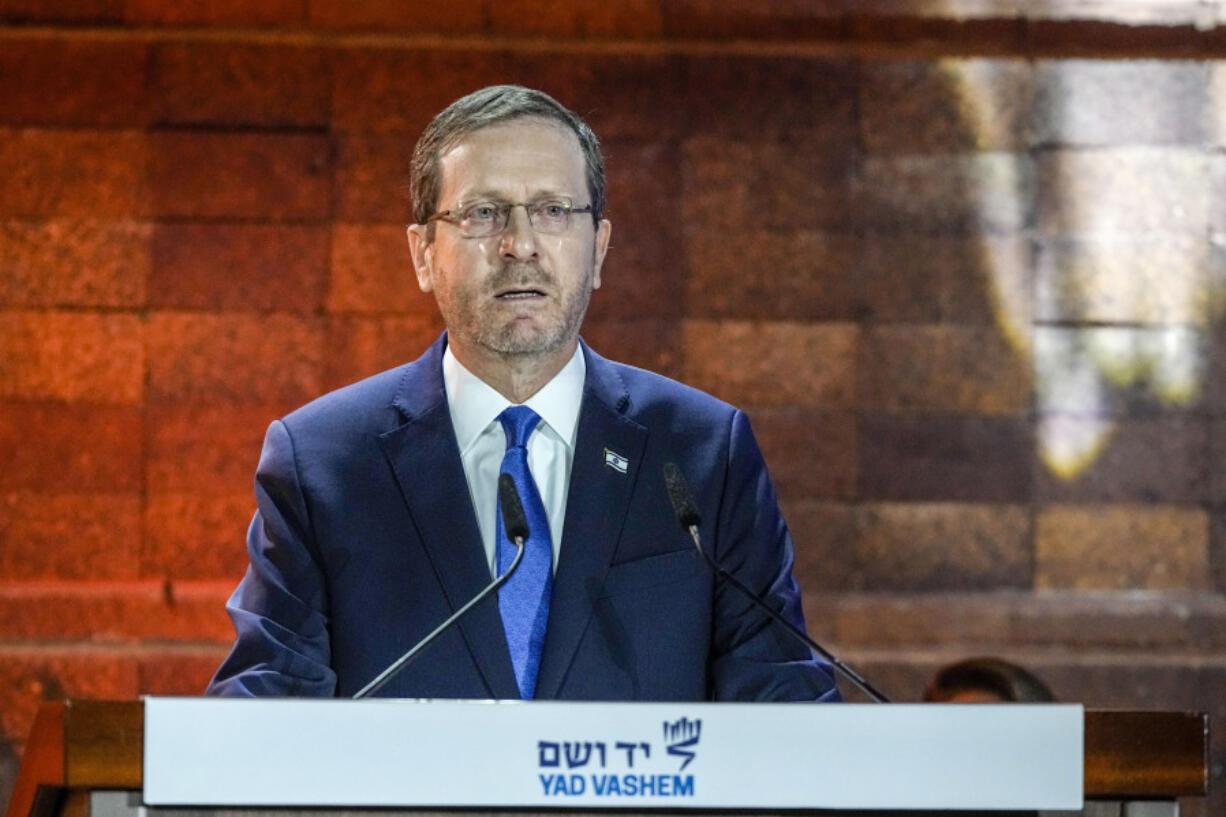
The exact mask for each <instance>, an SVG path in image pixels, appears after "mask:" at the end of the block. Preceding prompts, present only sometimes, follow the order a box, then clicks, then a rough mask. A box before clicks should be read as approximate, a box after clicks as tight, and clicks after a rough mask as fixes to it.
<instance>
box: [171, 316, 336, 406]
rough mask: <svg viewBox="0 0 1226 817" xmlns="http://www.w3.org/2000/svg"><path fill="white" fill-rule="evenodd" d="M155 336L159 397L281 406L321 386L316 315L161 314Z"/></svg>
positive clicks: (321, 352) (302, 397) (320, 348)
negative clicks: (311, 316)
mask: <svg viewBox="0 0 1226 817" xmlns="http://www.w3.org/2000/svg"><path fill="white" fill-rule="evenodd" d="M148 338H149V341H148V346H149V393H150V397H151V399H152V400H155V401H166V402H175V401H187V402H190V401H195V400H201V399H204V400H207V401H209V402H211V403H215V404H216V403H231V404H235V403H238V404H244V403H245V404H248V405H251V404H255V405H269V404H278V405H280V404H284V403H293V402H305V401H306V400H308V399H309V398H311V397H313V396H315V395H317V394H318V393H319V390H320V363H321V360H322V358H323V350H322V347H321V344H322V340H323V339H322V331H321V329H320V328H319V326H318V325H317V324H316V323H315V321H314V320H312V319H306V318H296V317H290V316H287V315H278V314H267V315H250V316H248V315H233V314H231V315H208V314H190V313H182V312H160V313H155V314H154V315H152V316H151V317H150V318H149V329H148Z"/></svg>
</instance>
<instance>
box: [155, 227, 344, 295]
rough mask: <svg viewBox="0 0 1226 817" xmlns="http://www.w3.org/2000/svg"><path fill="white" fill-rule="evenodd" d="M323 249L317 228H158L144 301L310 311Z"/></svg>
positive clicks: (324, 237)
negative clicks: (151, 268) (147, 293)
mask: <svg viewBox="0 0 1226 817" xmlns="http://www.w3.org/2000/svg"><path fill="white" fill-rule="evenodd" d="M328 245H329V236H328V230H327V228H326V227H324V226H297V225H281V224H192V223H188V224H175V223H172V224H159V225H157V227H156V228H155V230H154V233H153V271H152V275H151V276H150V278H149V303H150V305H151V306H154V307H179V308H185V309H224V310H227V311H248V310H256V311H261V312H264V311H267V312H296V313H299V314H313V313H315V312H316V311H318V310H319V309H320V307H321V306H322V305H323V294H324V287H325V283H324V282H325V281H326V280H327V277H328V252H329V246H328ZM222 270H224V271H225V272H224V274H222V273H221V271H222Z"/></svg>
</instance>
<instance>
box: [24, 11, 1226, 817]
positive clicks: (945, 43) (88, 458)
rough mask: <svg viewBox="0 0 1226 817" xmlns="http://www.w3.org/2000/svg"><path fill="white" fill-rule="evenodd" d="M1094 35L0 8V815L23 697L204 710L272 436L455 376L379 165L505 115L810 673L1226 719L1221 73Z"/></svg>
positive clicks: (828, 19)
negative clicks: (765, 465)
mask: <svg viewBox="0 0 1226 817" xmlns="http://www.w3.org/2000/svg"><path fill="white" fill-rule="evenodd" d="M1102 6H1103V4H1095V3H1079V2H1062V3H1047V4H1033V3H1029V4H1028V3H1008V2H988V0H981V1H980V2H963V3H959V4H954V5H953V6H952V7H953V8H955V11H950V10H949V9H950V8H951V6H950V4H939V3H926V2H893V3H888V2H864V3H839V2H826V3H822V2H810V1H809V0H769V2H766V1H765V0H757V1H756V2H755V0H744V2H741V1H740V0H727V2H722V1H719V0H620V1H619V2H610V1H609V0H599V1H597V0H560V1H559V2H531V1H530V0H502V1H501V2H484V0H483V1H482V2H472V3H469V4H401V3H394V2H367V3H351V2H344V1H343V0H269V1H268V2H261V3H246V2H205V1H204V0H194V1H193V2H174V3H172V2H158V1H157V0H90V1H89V2H78V3H71V4H56V3H40V2H35V0H0V178H3V179H4V183H3V184H0V463H4V467H2V468H0V802H3V800H4V799H5V797H6V794H5V793H4V792H5V791H6V790H7V789H6V786H7V784H6V783H5V782H4V781H5V780H6V777H7V778H11V771H10V772H9V773H8V774H7V775H6V773H5V772H4V768H5V766H6V765H7V766H12V763H11V762H9V761H6V760H5V759H4V758H5V757H6V756H7V755H9V754H20V750H21V745H22V741H23V740H24V736H25V734H26V731H27V730H28V728H29V725H30V722H31V719H32V717H33V713H34V710H35V709H36V707H37V705H38V702H39V701H40V700H46V699H53V698H59V697H63V696H92V697H111V698H130V697H133V696H135V695H138V694H141V693H183V694H190V693H195V692H198V691H199V690H200V689H201V688H202V687H203V685H204V684H205V682H206V681H207V679H208V677H209V675H210V674H211V672H212V670H213V668H214V667H215V666H216V664H217V663H218V661H219V660H220V658H221V656H222V655H223V654H224V651H225V649H226V645H227V643H228V640H229V638H230V635H231V631H230V627H229V623H228V621H227V620H226V619H225V616H224V613H223V612H222V603H223V601H224V599H225V597H226V596H227V595H228V593H229V591H230V590H231V589H232V587H233V585H234V584H235V582H236V581H237V580H238V578H239V577H240V575H241V573H242V570H243V567H244V564H245V555H244V552H243V548H242V541H243V536H244V532H245V528H246V525H247V522H248V520H249V517H250V513H251V511H252V509H253V498H252V495H251V489H250V484H251V473H252V471H253V469H254V465H255V461H256V457H257V455H258V453H259V446H260V440H261V437H262V435H263V431H264V428H265V427H266V425H267V423H268V422H269V421H270V420H271V419H273V418H275V417H277V416H278V415H279V414H281V413H283V412H285V411H287V410H288V409H290V408H292V407H294V406H296V405H298V404H300V403H302V402H304V401H305V400H307V399H309V398H310V397H312V396H314V395H316V394H319V393H321V392H322V391H324V390H327V389H329V388H332V387H335V386H338V385H341V384H343V383H346V382H350V381H352V380H354V379H357V378H359V377H361V376H364V375H366V374H369V373H372V372H375V371H378V370H380V369H382V368H385V367H388V366H392V365H395V364H397V363H399V362H402V361H404V360H407V359H411V358H413V357H416V356H417V354H419V353H420V351H421V350H422V349H423V348H424V346H425V345H426V344H427V343H428V342H429V341H430V340H431V339H433V337H434V336H435V335H436V334H437V332H438V331H439V329H440V328H441V327H440V323H439V320H438V318H437V316H436V314H435V310H434V307H433V305H432V302H431V301H430V300H429V299H428V298H426V297H424V296H423V295H422V294H421V293H420V292H418V291H417V288H416V286H415V282H414V279H413V276H412V272H411V268H410V265H409V260H408V256H407V252H406V247H405V242H404V238H403V226H404V224H405V221H406V214H407V209H408V208H407V200H406V198H405V195H404V181H405V176H406V162H405V157H406V155H407V153H408V151H409V150H410V148H411V146H412V143H413V140H414V139H415V138H416V135H417V134H418V132H419V131H420V129H421V127H422V126H423V125H424V123H425V122H426V121H427V120H428V119H429V118H430V116H432V115H433V114H434V113H435V112H437V111H438V110H439V109H440V108H441V107H443V106H444V105H445V104H447V103H448V102H450V101H451V100H452V99H454V98H456V97H457V96H459V95H461V94H463V93H465V92H467V91H469V90H472V89H475V88H477V87H480V86H482V85H486V84H491V83H499V82H517V83H522V84H528V85H533V86H537V87H540V88H542V89H544V90H547V91H549V92H550V93H553V94H555V95H556V96H558V97H559V98H560V99H561V100H562V101H563V102H565V103H567V104H568V105H570V106H572V107H574V108H575V109H577V110H578V111H580V112H581V113H582V114H584V115H585V116H586V117H587V118H588V119H589V121H590V122H591V123H592V125H593V126H594V127H595V129H596V131H597V133H598V134H599V135H600V136H601V138H602V139H603V141H604V143H605V146H606V152H607V159H608V163H609V168H610V176H611V182H610V206H609V217H610V218H611V219H612V221H613V223H614V228H615V229H614V234H613V249H612V250H611V253H610V257H609V261H608V262H607V268H606V275H605V286H604V288H602V289H601V290H600V292H598V293H597V295H596V298H595V300H594V302H593V307H592V312H591V315H590V317H589V321H588V323H587V326H586V329H585V336H586V337H587V338H588V340H589V341H590V342H591V343H592V345H593V346H595V347H596V348H597V349H598V350H600V351H601V352H602V353H604V354H605V355H607V356H610V357H614V358H618V359H622V360H625V361H628V362H631V363H635V364H639V365H643V366H646V367H649V368H652V369H656V370H658V371H661V372H664V373H666V374H669V375H672V376H674V377H678V378H680V379H683V380H685V381H687V382H689V383H691V384H693V385H696V386H698V387H701V388H704V389H706V390H709V391H711V392H714V393H715V394H717V395H719V396H721V397H723V398H725V399H727V400H730V401H732V402H734V403H737V404H739V405H741V406H743V407H744V408H746V409H747V410H749V412H750V416H751V418H752V420H753V422H754V426H755V429H756V430H757V432H758V434H759V437H760V440H761V443H762V446H763V448H764V450H765V452H766V455H767V458H768V461H769V463H770V465H771V469H772V473H773V475H774V477H775V480H776V483H777V486H778V488H779V491H780V494H781V497H782V499H783V502H784V505H785V510H786V511H787V513H788V518H789V522H790V524H791V526H792V529H793V533H794V536H795V539H796V545H797V554H798V568H797V570H798V575H799V577H800V579H801V582H802V584H803V585H804V587H805V590H806V592H807V600H806V605H807V613H808V620H809V629H810V631H811V632H812V633H813V634H814V635H815V636H816V637H817V638H819V639H820V640H824V641H825V642H827V643H828V644H829V645H830V646H831V647H833V648H835V649H836V650H837V651H839V652H840V653H841V654H843V655H844V656H845V657H846V658H847V659H849V660H850V661H851V663H853V664H855V665H857V666H858V667H859V668H860V669H861V670H862V671H863V672H864V673H865V674H866V675H868V676H869V677H870V678H872V679H873V680H874V681H875V682H876V683H877V684H878V685H879V686H881V687H882V688H883V689H884V690H885V691H886V692H887V693H888V694H890V695H891V696H893V697H894V698H896V699H898V700H914V699H916V698H917V697H918V695H919V693H920V691H921V690H922V688H923V685H924V682H925V680H926V679H927V677H928V676H929V675H930V674H931V672H932V671H933V670H934V669H935V668H936V667H937V666H939V665H941V664H942V663H945V662H947V661H950V660H953V659H956V658H960V657H964V656H967V655H973V654H995V655H1002V656H1005V657H1008V658H1012V659H1015V660H1017V661H1019V662H1021V663H1023V664H1025V665H1027V666H1029V667H1031V668H1033V669H1034V670H1035V671H1036V672H1037V673H1038V674H1039V675H1041V676H1042V677H1043V678H1045V679H1046V680H1047V681H1048V682H1049V683H1050V684H1051V685H1052V686H1053V687H1054V688H1055V690H1056V692H1057V694H1058V695H1059V696H1060V697H1062V698H1064V699H1067V700H1075V701H1083V702H1085V703H1086V704H1087V705H1088V706H1094V707H1106V706H1133V707H1151V708H1193V709H1198V710H1202V711H1209V712H1211V713H1212V714H1213V716H1214V717H1215V718H1221V717H1222V716H1223V715H1226V599H1224V597H1223V592H1224V591H1226V544H1224V543H1226V467H1224V466H1223V465H1221V464H1220V463H1221V461H1222V456H1221V455H1222V453H1223V451H1224V449H1226V330H1224V329H1223V328H1222V327H1221V323H1220V320H1219V318H1220V315H1221V311H1222V308H1223V305H1224V304H1226V259H1224V258H1223V251H1222V247H1223V244H1224V242H1226V199H1224V198H1223V193H1222V190H1223V189H1224V188H1223V184H1222V182H1223V180H1224V176H1226V160H1224V159H1223V152H1222V151H1223V146H1224V145H1226V62H1223V59H1226V30H1223V29H1221V28H1220V27H1219V25H1218V19H1219V17H1220V15H1221V12H1220V10H1219V6H1218V5H1217V4H1212V3H1203V2H1201V3H1193V2H1188V3H1159V2H1153V3H1145V2H1136V3H1129V4H1120V7H1121V8H1122V11H1117V12H1115V13H1114V15H1112V14H1107V13H1105V12H1104V11H1103V10H1102ZM1036 7H1039V8H1038V9H1036ZM1222 733H1223V730H1221V729H1218V730H1217V733H1216V734H1215V750H1214V759H1213V774H1214V785H1215V787H1217V788H1223V785H1222V778H1223V759H1224V758H1226V739H1223V737H1221V735H1222ZM1213 802H1214V804H1215V807H1216V809H1218V810H1220V809H1221V808H1223V807H1226V799H1223V794H1222V793H1221V792H1218V791H1216V790H1215V794H1214V797H1213ZM1187 813H1192V814H1196V813H1198V811H1197V807H1196V806H1192V807H1190V808H1189V809H1187Z"/></svg>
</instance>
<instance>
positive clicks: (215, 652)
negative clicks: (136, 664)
mask: <svg viewBox="0 0 1226 817" xmlns="http://www.w3.org/2000/svg"><path fill="white" fill-rule="evenodd" d="M227 653H228V651H227V650H226V649H224V648H222V647H216V648H209V649H205V648H197V649H194V650H192V651H191V652H187V653H184V652H174V653H168V654H163V655H154V656H150V657H148V658H142V659H141V662H140V691H141V694H142V695H202V694H204V689H205V687H207V686H208V685H209V681H210V680H211V679H212V677H213V673H215V672H217V668H218V667H220V666H221V662H222V661H224V660H225V658H226V655H227Z"/></svg>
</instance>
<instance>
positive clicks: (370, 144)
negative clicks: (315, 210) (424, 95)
mask: <svg viewBox="0 0 1226 817" xmlns="http://www.w3.org/2000/svg"><path fill="white" fill-rule="evenodd" d="M335 138H336V153H337V158H336V218H337V219H338V220H340V221H349V222H371V221H381V222H395V223H402V224H408V223H409V222H411V221H413V215H412V210H413V204H412V199H411V197H410V196H409V157H410V155H411V154H412V151H413V137H410V136H409V135H407V134H404V133H365V132H342V133H338V134H336V137H335Z"/></svg>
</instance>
